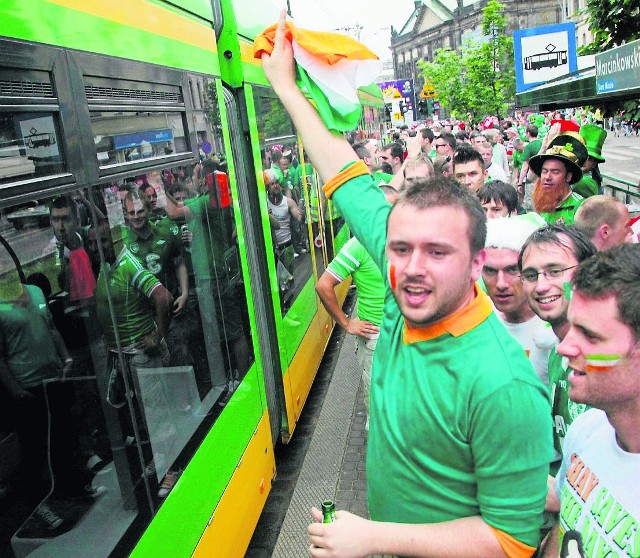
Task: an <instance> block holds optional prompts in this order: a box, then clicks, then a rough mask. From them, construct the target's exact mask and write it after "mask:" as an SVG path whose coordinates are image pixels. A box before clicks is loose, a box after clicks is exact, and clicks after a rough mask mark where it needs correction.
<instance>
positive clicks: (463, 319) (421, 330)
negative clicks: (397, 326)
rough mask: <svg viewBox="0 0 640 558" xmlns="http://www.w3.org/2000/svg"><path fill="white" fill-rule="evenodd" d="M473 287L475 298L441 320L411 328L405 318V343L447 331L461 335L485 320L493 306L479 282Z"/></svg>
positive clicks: (425, 339)
mask: <svg viewBox="0 0 640 558" xmlns="http://www.w3.org/2000/svg"><path fill="white" fill-rule="evenodd" d="M473 288H474V291H475V297H474V299H473V300H472V301H471V302H470V303H469V304H467V305H466V306H465V307H464V308H461V309H460V310H458V311H457V312H456V313H455V314H452V315H451V316H448V317H447V318H445V319H444V320H442V321H440V322H437V323H435V324H431V325H428V326H425V327H418V328H415V329H410V328H409V327H408V325H407V321H406V320H405V322H404V343H405V345H408V344H410V343H417V342H418V341H430V340H431V339H435V338H436V337H440V336H441V335H444V334H445V333H449V334H451V335H453V336H454V337H460V336H461V335H464V334H465V333H467V332H468V331H471V330H472V329H473V328H474V327H476V326H478V325H480V324H481V323H482V322H484V321H485V320H486V319H487V318H488V317H489V316H490V315H491V313H492V312H493V307H492V306H491V301H490V300H489V297H488V296H487V295H486V294H485V293H484V292H483V291H482V290H481V289H480V288H479V287H478V284H477V283H476V284H475V285H474V287H473Z"/></svg>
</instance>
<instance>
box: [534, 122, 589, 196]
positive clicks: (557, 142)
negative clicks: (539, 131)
mask: <svg viewBox="0 0 640 558" xmlns="http://www.w3.org/2000/svg"><path fill="white" fill-rule="evenodd" d="M587 157H588V153H587V146H586V144H585V141H584V139H583V138H582V136H581V135H580V134H578V133H576V132H564V133H563V134H560V135H558V136H556V137H555V138H554V139H553V140H552V141H551V143H550V144H549V147H548V148H547V150H546V151H545V152H544V153H543V154H541V155H535V156H533V157H531V159H529V166H530V167H531V170H533V172H535V173H536V174H537V175H538V176H540V174H541V173H542V165H543V164H544V162H545V161H546V160H547V159H551V158H554V159H560V160H561V161H563V162H564V163H565V164H566V165H567V170H568V171H569V172H570V173H571V184H575V183H576V182H578V181H579V180H580V179H581V178H582V165H583V164H584V162H585V161H586V160H587Z"/></svg>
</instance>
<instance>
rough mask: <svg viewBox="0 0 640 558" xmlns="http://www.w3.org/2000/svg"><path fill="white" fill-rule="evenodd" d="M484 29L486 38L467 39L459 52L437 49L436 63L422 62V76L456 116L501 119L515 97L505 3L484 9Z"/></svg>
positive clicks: (490, 3)
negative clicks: (430, 83)
mask: <svg viewBox="0 0 640 558" xmlns="http://www.w3.org/2000/svg"><path fill="white" fill-rule="evenodd" d="M482 32H483V35H484V37H483V40H481V41H472V40H468V41H466V42H465V43H464V44H463V46H462V49H461V52H460V53H457V52H455V51H453V50H451V49H448V48H447V49H438V51H437V52H436V55H435V57H434V60H433V62H420V70H421V72H422V75H423V76H424V77H425V78H428V79H430V80H431V82H432V83H433V85H434V87H435V90H436V92H437V96H438V100H439V101H440V103H441V105H442V106H444V107H445V108H447V109H448V110H449V111H450V112H451V113H452V114H453V115H454V116H463V117H467V116H470V117H471V118H472V119H473V120H478V119H480V118H482V117H484V116H486V115H487V114H491V115H496V116H498V117H499V118H501V117H503V116H504V115H505V114H506V111H507V108H508V106H509V104H510V102H511V101H512V100H513V99H514V97H515V72H514V66H513V39H512V38H511V36H510V35H508V34H507V17H506V15H505V13H504V5H503V4H501V3H500V2H498V1H497V0H490V2H489V3H488V4H487V5H486V6H485V8H484V9H483V19H482Z"/></svg>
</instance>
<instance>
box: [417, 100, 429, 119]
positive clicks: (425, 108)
mask: <svg viewBox="0 0 640 558" xmlns="http://www.w3.org/2000/svg"><path fill="white" fill-rule="evenodd" d="M418 112H419V113H420V114H421V115H423V116H429V100H428V99H420V100H419V101H418Z"/></svg>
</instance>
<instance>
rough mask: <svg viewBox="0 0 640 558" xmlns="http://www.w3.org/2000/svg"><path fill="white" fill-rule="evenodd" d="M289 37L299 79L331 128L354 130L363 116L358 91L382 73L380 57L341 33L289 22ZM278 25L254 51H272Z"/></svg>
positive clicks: (267, 31)
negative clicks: (304, 26) (312, 28)
mask: <svg viewBox="0 0 640 558" xmlns="http://www.w3.org/2000/svg"><path fill="white" fill-rule="evenodd" d="M286 25H287V30H286V37H287V39H288V40H289V41H291V45H292V46H293V56H294V58H295V61H296V66H297V72H296V82H297V84H298V87H300V88H301V89H302V90H303V91H305V92H306V93H308V94H309V95H310V96H311V98H312V99H313V100H314V102H315V104H316V108H317V109H318V112H319V113H320V117H321V118H322V120H323V121H324V123H325V124H326V125H327V127H328V128H329V129H330V130H335V131H339V132H347V131H350V130H355V129H356V128H357V125H358V121H359V120H360V117H361V115H362V106H361V105H360V102H359V101H358V95H357V93H356V91H357V89H358V87H363V86H366V85H370V84H371V82H373V81H374V80H375V78H376V77H377V76H379V75H380V72H381V70H382V65H381V63H380V60H379V59H378V57H377V56H376V55H375V54H374V53H373V52H371V51H370V50H369V49H368V48H367V47H366V46H364V45H363V44H362V43H359V42H358V41H356V40H355V39H352V38H351V37H347V36H345V35H339V34H338V33H327V32H321V31H308V30H304V29H298V28H296V27H295V26H294V25H293V23H291V22H290V21H287V23H286ZM276 26H277V24H274V25H272V26H271V27H268V28H267V29H265V30H264V31H263V32H262V34H261V35H260V36H259V37H258V38H257V39H256V40H255V42H254V45H253V54H254V56H255V57H256V58H260V57H261V55H262V53H263V52H266V53H267V54H270V53H271V51H272V50H273V41H274V38H275V35H276Z"/></svg>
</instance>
